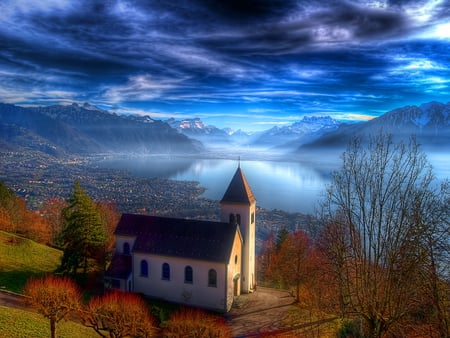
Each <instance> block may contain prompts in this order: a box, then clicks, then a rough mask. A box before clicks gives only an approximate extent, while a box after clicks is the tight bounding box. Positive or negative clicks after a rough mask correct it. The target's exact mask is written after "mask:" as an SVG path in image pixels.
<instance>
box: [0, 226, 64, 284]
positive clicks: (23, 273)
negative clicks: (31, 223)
mask: <svg viewBox="0 0 450 338" xmlns="http://www.w3.org/2000/svg"><path fill="white" fill-rule="evenodd" d="M61 255H62V252H61V251H59V250H56V249H53V248H50V247H48V246H45V245H41V244H37V243H35V242H33V241H31V240H29V239H26V238H22V237H17V236H14V235H12V234H9V233H7V232H3V231H0V289H2V290H8V291H12V292H17V293H21V292H22V288H23V286H24V285H25V283H26V281H27V279H28V278H29V277H30V276H39V275H42V274H45V273H49V272H53V271H54V270H55V269H56V267H57V266H58V264H59V262H60V260H61Z"/></svg>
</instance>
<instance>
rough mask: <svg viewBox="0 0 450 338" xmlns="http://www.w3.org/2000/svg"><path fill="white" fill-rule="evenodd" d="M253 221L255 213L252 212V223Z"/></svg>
mask: <svg viewBox="0 0 450 338" xmlns="http://www.w3.org/2000/svg"><path fill="white" fill-rule="evenodd" d="M253 223H255V213H254V212H252V224H253Z"/></svg>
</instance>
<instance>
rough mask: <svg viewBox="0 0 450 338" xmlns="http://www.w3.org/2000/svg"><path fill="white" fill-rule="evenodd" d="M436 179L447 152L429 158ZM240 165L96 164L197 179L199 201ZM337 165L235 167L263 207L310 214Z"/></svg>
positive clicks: (135, 160) (218, 191)
mask: <svg viewBox="0 0 450 338" xmlns="http://www.w3.org/2000/svg"><path fill="white" fill-rule="evenodd" d="M429 161H430V163H432V164H433V166H434V171H435V173H436V175H437V176H438V177H439V178H441V179H442V178H445V177H450V176H449V175H450V169H449V168H450V166H449V164H450V158H449V156H448V155H447V154H442V155H441V156H430V157H429ZM238 165H239V162H238V161H237V160H230V159H194V158H185V157H169V156H167V157H157V156H142V157H129V158H109V159H105V160H103V161H101V162H100V166H101V167H104V168H111V169H121V170H127V171H129V172H130V173H131V174H132V175H136V176H140V177H149V178H150V177H159V178H168V179H173V180H181V181H197V182H199V184H200V186H201V187H203V188H205V189H206V190H205V193H204V194H203V195H202V197H205V198H209V199H214V200H220V199H221V198H222V196H223V194H224V193H225V190H226V188H227V186H228V183H229V182H230V181H231V178H232V176H233V175H234V173H235V171H236V169H237V167H238ZM339 165H340V162H339V161H338V155H336V156H332V157H331V158H330V156H328V157H327V158H319V157H318V158H316V159H310V161H308V162H294V161H292V162H290V161H275V160H251V161H250V160H243V161H240V166H241V168H242V170H243V172H244V174H245V176H246V178H247V181H248V183H249V184H250V187H251V188H252V191H253V193H254V195H255V197H256V199H257V205H258V206H261V207H263V208H266V209H281V210H285V211H289V212H302V213H308V214H313V213H314V212H315V210H316V207H317V204H318V201H319V200H320V199H321V198H322V195H323V193H324V191H325V189H326V186H327V184H329V183H330V173H331V172H332V171H333V170H335V169H337V168H338V166H339Z"/></svg>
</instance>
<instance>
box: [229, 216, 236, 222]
mask: <svg viewBox="0 0 450 338" xmlns="http://www.w3.org/2000/svg"><path fill="white" fill-rule="evenodd" d="M235 222H236V217H235V216H234V214H230V224H234V223H235Z"/></svg>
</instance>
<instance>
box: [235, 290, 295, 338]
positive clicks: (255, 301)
mask: <svg viewBox="0 0 450 338" xmlns="http://www.w3.org/2000/svg"><path fill="white" fill-rule="evenodd" d="M294 302H295V300H294V298H293V297H292V296H291V295H290V293H289V292H287V291H282V290H274V289H268V288H262V287H259V288H258V289H257V291H256V292H254V293H251V294H248V295H242V296H240V297H239V298H238V299H237V301H236V304H235V305H234V306H233V308H232V310H231V311H230V312H229V313H228V315H227V319H228V322H229V324H230V325H231V327H232V332H233V336H234V337H251V336H259V335H262V334H267V333H269V332H273V331H279V330H281V329H286V328H287V326H288V325H289V316H290V312H291V311H293V310H294V306H293V304H294Z"/></svg>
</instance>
